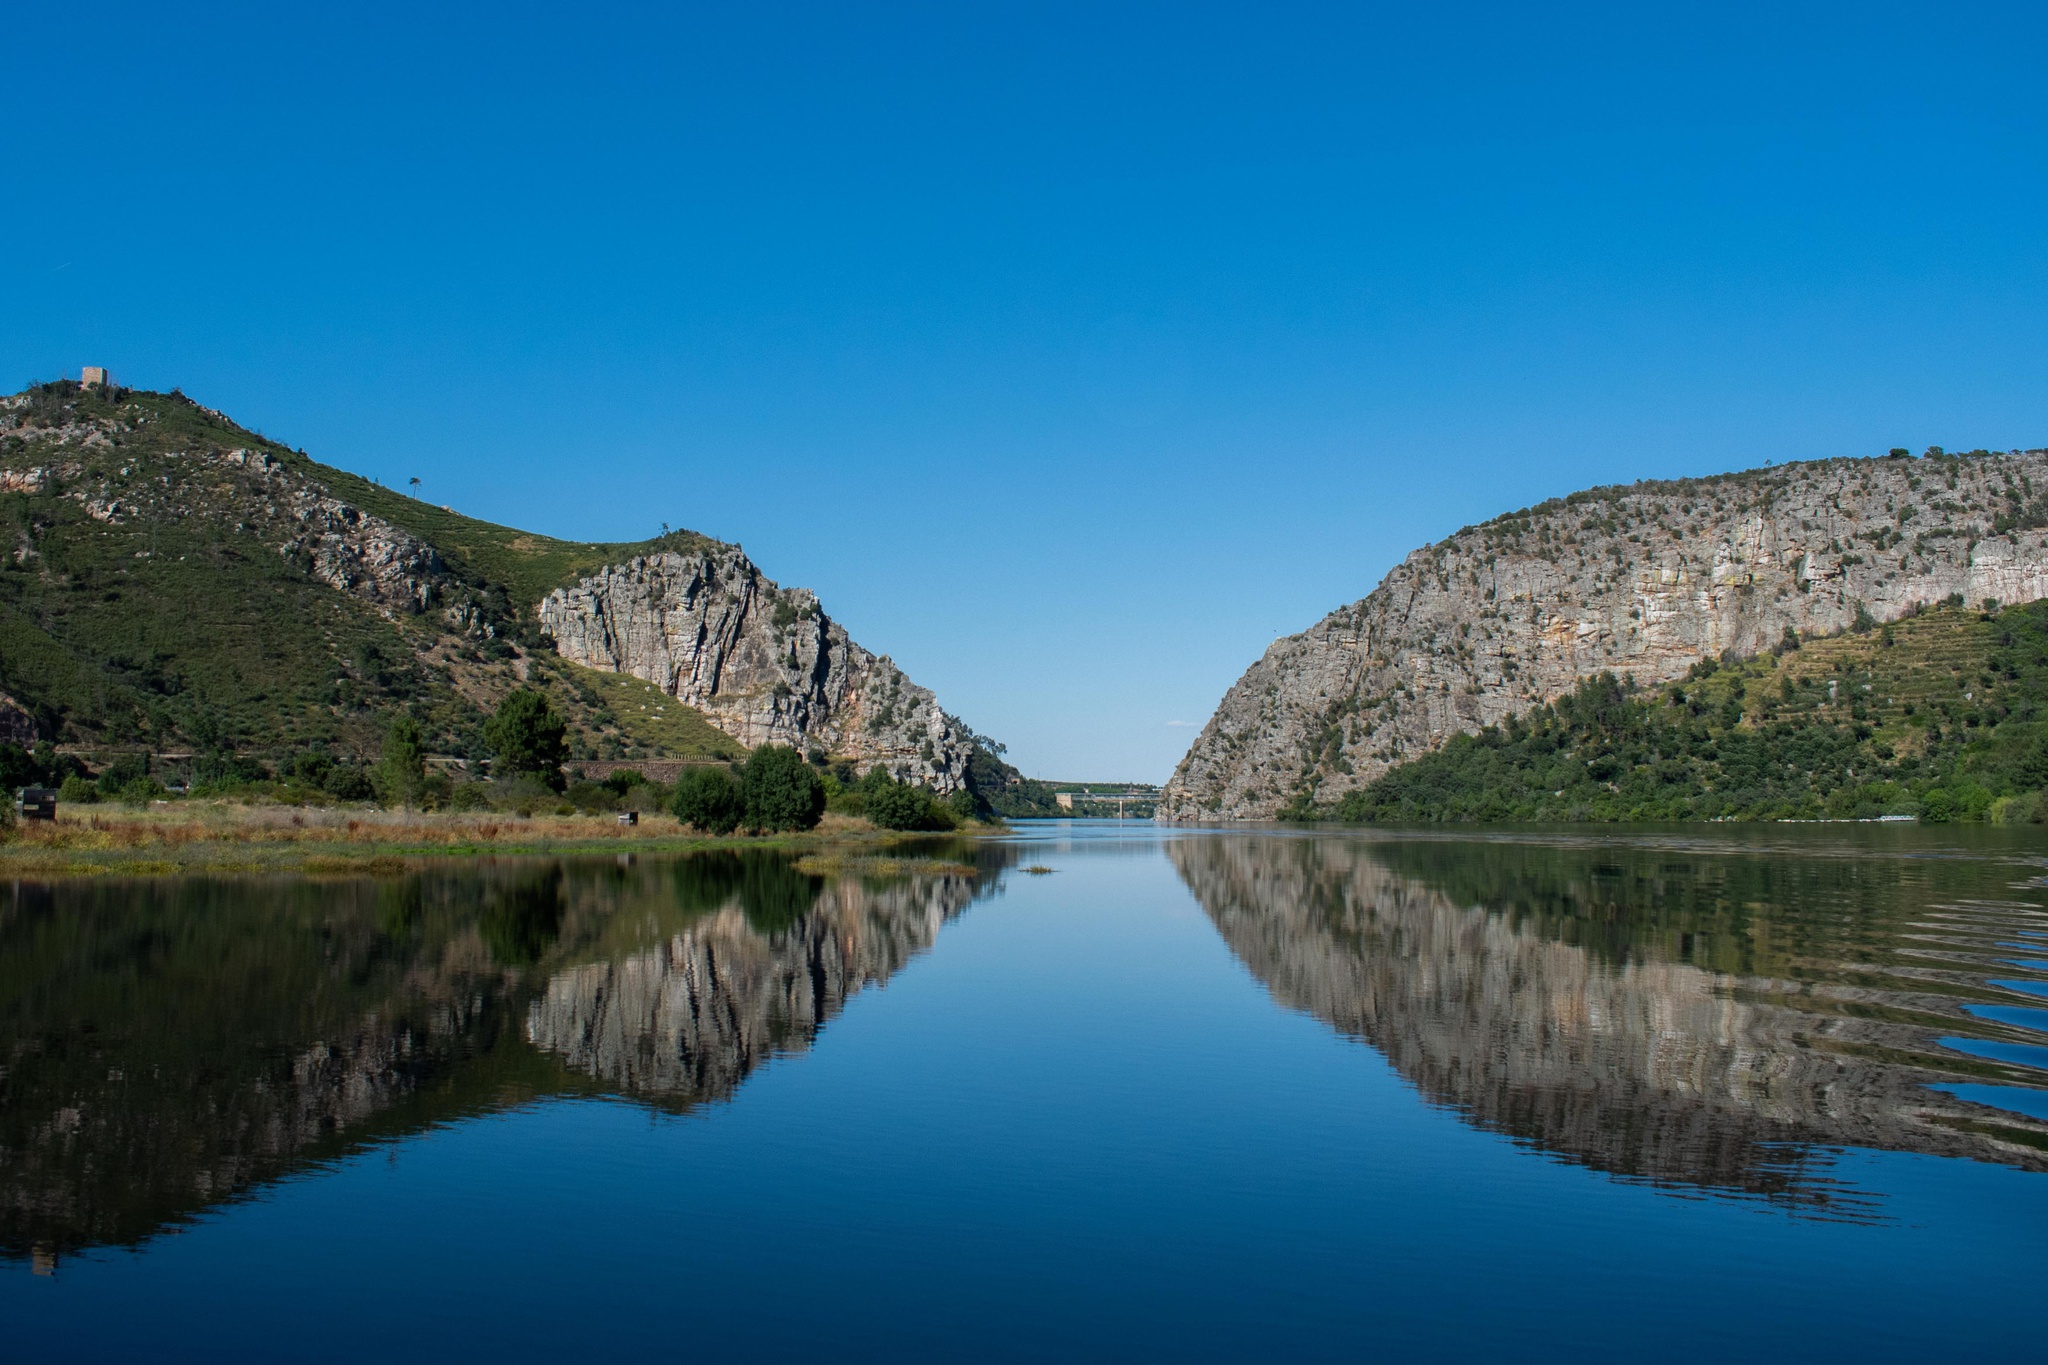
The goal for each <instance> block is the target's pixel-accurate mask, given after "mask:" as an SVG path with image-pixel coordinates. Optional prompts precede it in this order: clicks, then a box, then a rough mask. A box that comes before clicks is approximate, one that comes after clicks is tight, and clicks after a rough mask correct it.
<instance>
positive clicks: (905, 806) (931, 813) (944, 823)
mask: <svg viewBox="0 0 2048 1365" xmlns="http://www.w3.org/2000/svg"><path fill="white" fill-rule="evenodd" d="M863 785H864V786H865V787H866V789H867V803H866V809H867V817H868V819H870V820H872V821H874V822H875V823H876V824H878V825H880V826H881V827H882V828H883V829H929V830H938V829H952V828H953V826H954V820H953V816H952V812H951V811H950V810H948V808H947V807H945V806H943V805H941V804H939V801H938V799H937V798H936V797H934V796H933V795H932V794H931V793H930V792H928V791H926V790H925V789H924V788H923V787H917V786H912V785H911V784H910V783H908V782H897V781H895V780H893V779H892V778H890V777H888V776H887V775H886V774H885V775H884V776H883V778H882V780H881V781H879V782H875V783H873V784H863ZM972 799H973V798H971V797H970V798H969V800H970V801H972ZM969 809H970V811H971V809H972V807H971V806H970V808H969Z"/></svg>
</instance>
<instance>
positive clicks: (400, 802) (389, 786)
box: [376, 716, 427, 807]
mask: <svg viewBox="0 0 2048 1365" xmlns="http://www.w3.org/2000/svg"><path fill="white" fill-rule="evenodd" d="M376 783H377V792H378V795H380V796H381V797H383V799H384V804H385V805H387V806H408V807H410V806H416V805H418V804H419V800H420V792H421V790H422V789H423V788H424V787H425V786H426V783H427V744H426V737H425V736H424V735H422V734H421V733H420V723H419V722H418V721H416V720H414V719H413V718H412V717H411V716H400V717H398V718H397V719H396V720H394V721H392V722H391V728H390V729H389V730H386V731H385V732H384V757H383V760H382V761H381V762H379V763H378V764H377V777H376Z"/></svg>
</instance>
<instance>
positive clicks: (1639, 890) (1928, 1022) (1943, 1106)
mask: <svg viewBox="0 0 2048 1365" xmlns="http://www.w3.org/2000/svg"><path fill="white" fill-rule="evenodd" d="M1167 852H1168V856H1169V857H1170V858H1171V859H1172V861H1173V863H1174V865H1175V867H1176V868H1177V869H1178V870H1179V872H1180V875H1181V877H1182V879H1183V880H1184V881H1185V882H1186V884H1187V886H1188V888H1189V890H1190V891H1192V892H1193V894H1194V896H1195V899H1196V900H1197V901H1198V902H1199V903H1200V904H1201V906H1202V908H1203V910H1204V911H1205V912H1206V913H1207V914H1208V916H1209V918H1210V919H1211V920H1212V921H1213V922H1214V923H1215V925H1216V928H1217V929H1218V931H1219V932H1221V934H1222V935H1223V937H1224V939H1225V940H1226V941H1227V942H1228V943H1229V945H1230V947H1231V949H1232V950H1233V951H1234V952H1235V953H1236V954H1237V956H1238V957H1239V959H1240V960H1242V961H1243V962H1244V963H1245V965H1246V966H1247V967H1249V968H1250V969H1251V971H1252V972H1253V974H1254V975H1255V976H1257V977H1258V979H1259V980H1260V981H1261V982H1263V983H1264V984H1265V986H1266V987H1267V989H1269V990H1270V991H1271V992H1272V993H1273V995H1274V996H1275V997H1276V998H1277V999H1278V1000H1279V1001H1280V1002H1282V1003H1283V1004H1286V1005H1289V1006H1292V1007H1293V1008H1296V1009H1299V1010H1302V1011H1305V1012H1306V1013H1308V1014H1311V1015H1313V1016H1314V1017H1316V1018H1318V1019H1321V1020H1322V1021H1324V1022H1325V1023H1327V1024H1329V1025H1330V1026H1331V1027H1333V1028H1335V1029H1337V1030H1338V1031H1339V1032H1341V1033H1344V1034H1346V1035H1348V1036H1351V1037H1355V1038H1359V1039H1362V1040H1363V1041H1365V1042H1367V1043H1369V1044H1371V1045H1372V1046H1373V1047H1374V1048H1376V1049H1378V1050H1379V1051H1380V1052H1382V1053H1384V1054H1385V1055H1386V1057H1387V1058H1388V1060H1389V1061H1390V1062H1392V1064H1393V1065H1394V1066H1395V1067H1396V1068H1397V1069H1398V1070H1399V1071H1400V1073H1401V1074H1402V1075H1404V1076H1405V1077H1407V1078H1408V1080H1409V1081H1410V1082H1411V1083H1413V1084H1414V1085H1415V1086H1416V1088H1417V1089H1418V1090H1419V1091H1420V1092H1421V1093H1422V1094H1423V1095H1424V1096H1425V1097H1426V1098H1428V1099H1429V1100H1431V1101H1433V1102H1435V1103H1438V1104H1441V1105H1444V1106H1446V1107H1448V1108H1450V1109H1452V1110H1454V1111H1455V1112H1457V1113H1459V1114H1461V1115H1462V1116H1464V1117H1465V1118H1466V1119H1467V1120H1468V1121H1470V1122H1472V1123H1474V1124H1477V1125H1479V1126H1481V1127H1484V1128H1488V1129H1491V1130H1494V1131H1497V1132H1500V1133H1504V1134H1507V1135H1509V1136H1512V1137H1514V1138H1516V1139H1518V1140H1520V1141H1522V1142H1525V1143H1528V1144H1531V1145H1533V1146H1535V1147H1537V1148H1540V1149H1542V1150H1544V1151H1547V1152H1550V1153H1553V1154H1555V1155H1557V1156H1559V1157H1562V1158H1564V1159H1567V1160H1570V1161H1574V1162H1579V1163H1582V1164H1584V1165H1587V1166H1590V1167H1593V1168H1595V1169H1598V1170H1601V1171H1606V1172H1608V1173H1610V1174H1613V1175H1615V1176H1618V1177H1622V1178H1625V1179H1632V1180H1641V1181H1647V1182H1651V1183H1654V1184H1656V1185H1659V1186H1662V1187H1666V1188H1674V1189H1690V1190H1694V1191H1699V1192H1713V1193H1724V1194H1734V1195H1740V1196H1748V1197H1760V1198H1764V1199H1768V1200H1770V1201H1773V1202H1777V1203H1784V1204H1788V1205H1792V1206H1796V1207H1798V1208H1801V1209H1803V1210H1805V1211H1806V1212H1808V1213H1812V1214H1818V1215H1822V1216H1829V1217H1848V1218H1859V1217H1868V1216H1871V1215H1872V1214H1873V1213H1874V1212H1875V1209H1874V1205H1873V1202H1872V1200H1871V1199H1870V1198H1869V1197H1867V1196H1865V1195H1862V1194H1860V1193H1858V1192H1857V1191H1854V1190H1851V1189H1847V1188H1845V1187H1844V1186H1843V1185H1842V1184H1841V1183H1839V1182H1838V1181H1836V1180H1834V1179H1832V1178H1831V1177H1830V1175H1829V1166H1830V1164H1831V1159H1832V1149H1836V1148H1839V1147H1842V1146H1848V1145H1855V1146H1865V1147H1875V1148H1884V1149H1892V1150H1901V1151H1911V1152H1925V1153H1933V1154H1939V1155H1943V1156H1952V1157H1969V1158H1975V1159H1977V1160H1982V1161H1994V1162H2000V1163H2005V1164H2009V1165H2014V1166H2020V1167H2024V1168H2027V1169H2035V1170H2039V1169H2048V1125H2044V1124H2042V1123H2040V1122H2037V1121H2035V1120H2031V1119H2028V1118H2026V1117H2023V1116H2021V1115H2020V1114H2017V1113H2014V1112H2011V1111H2010V1110H2007V1109H2004V1108H1992V1107H1987V1106H1984V1105H1977V1104H1971V1103H1968V1102H1965V1101H1964V1100H1962V1099H1959V1098H1957V1097H1956V1096H1954V1095H1951V1094H1949V1093H1947V1092H1945V1091H1943V1090H1939V1089H1931V1088H1930V1086H1934V1085H1939V1084H1943V1083H1948V1084H1955V1083H1970V1084H1973V1085H1983V1086H1993V1087H2012V1086H2027V1087H2032V1086H2038V1085H2041V1084H2043V1083H2044V1082H2048V1075H2044V1074H2043V1073H2042V1072H2039V1071H2035V1070H2033V1069H2032V1068H2029V1067H2025V1066H2019V1065H2011V1064H2005V1063H2002V1062H2000V1061H1999V1060H1997V1059H1996V1056H1995V1055H1985V1054H1986V1053H1990V1054H1998V1053H2000V1052H2001V1049H2000V1048H1997V1047H1991V1048H1979V1049H1976V1050H1975V1052H1976V1055H1972V1054H1971V1050H1969V1049H1966V1048H1965V1047H1962V1046H1959V1044H1962V1043H1966V1042H1968V1041H1969V1040H1972V1039H1975V1040H1983V1041H1985V1042H1989V1043H1993V1044H1996V1043H2001V1042H2003V1043H2006V1044H2011V1043H2016V1042H2017V1043H2025V1042H2028V1041H2031V1042H2035V1043H2039V1042H2043V1041H2048V1039H2044V1038H2043V1037H2042V1036H2041V1035H2039V1034H2035V1033H2032V1032H2031V1030H2027V1029H2023V1028H2018V1027H2013V1026H2010V1025H2002V1024H1999V1023H1998V1022H1996V1021H1995V1020H1994V1019H1992V1018H1989V1017H1987V1016H1986V1015H1984V1014H1983V1013H1981V1012H1980V1011H1981V1010H1983V1009H1984V1008H1986V1007H1990V1008H1991V1009H1993V1010H1995V1009H1996V1008H1997V1006H1998V1005H1999V1004H2000V1003H2001V1002H2002V1003H2007V1004H2009V1003H2012V1002H2013V1001H2015V1000H2017V999H2020V998H2022V997H2020V996H2017V995H2015V994H2014V987H2022V988H2024V987H2025V986H2027V985H2029V984H2031V985H2032V989H2034V990H2036V991H2038V990H2040V989H2041V984H2040V983H2041V982H2042V981H2044V980H2048V973H2027V972H2021V973H2015V972H2014V971H2013V970H2012V969H2011V967H2010V965H2009V964H2010V961H2011V951H2010V949H2009V948H2002V947H2000V944H2001V943H2007V942H2011V941H2015V940H2016V938H2017V939H2018V941H2022V942H2024V941H2025V937H2030V936H2034V935H2038V934H2039V933H2040V932H2041V931H2042V930H2043V929H2044V928H2048V914H2044V912H2043V911H2042V909H2041V908H2040V907H2039V906H2038V905H2037V904H2036V903H2034V902H2033V901H2025V902H2022V901H2015V900H2012V899H2010V897H2011V894H2012V890H2013V885H2014V883H2015V882H2017V881H2020V880H2021V879H2022V878H2023V877H2025V876H2027V875H2029V873H2030V872H2033V871H2036V870H2037V869H2034V868H2030V867H2027V866H2025V865H2022V864H2020V863H2019V861H2018V860H2016V859H2013V858H2009V857H2008V858H1989V859H1980V858H1943V857H1904V856H1868V855H1866V854H1854V855H1853V856H1851V855H1848V854H1846V852H1844V851H1838V853H1837V854H1836V855H1833V856H1830V855H1827V854H1816V853H1815V852H1814V851H1812V850H1804V849H1799V848H1793V849H1791V850H1789V851H1779V852H1769V851H1762V850H1756V849H1744V848H1742V847H1740V846H1732V845H1731V846H1723V847H1718V848H1717V847H1713V846H1711V845H1703V844H1700V843H1691V844H1688V843H1687V842H1686V841H1683V840H1673V841H1671V842H1670V843H1669V844H1667V845H1665V846H1659V845H1658V844H1657V843H1656V842H1654V841H1649V842H1637V843H1633V844H1631V843H1627V842H1622V841H1613V840H1599V841H1595V840H1583V841H1575V842H1574V841H1560V842H1543V841H1539V840H1527V841H1516V840H1509V839H1498V840H1485V839H1463V840H1458V839H1451V838H1445V839H1430V838H1424V837H1418V838H1411V839H1404V838H1401V837H1398V836H1395V837H1388V838H1384V839H1373V838H1362V837H1356V836H1350V837H1346V836H1331V837H1284V836H1266V837H1249V838H1247V837H1241V836H1240V837H1232V836H1202V835H1196V836H1192V837H1187V838H1182V839H1178V840H1174V841H1171V842H1169V843H1168V844H1167ZM2036 941H2038V939H2037V940H2036ZM1994 975H1996V976H1997V977H2000V978H2004V979H2005V980H2004V981H2003V982H1994V981H1993V980H1992V979H1991V978H1992V977H1993V976H1994ZM2016 975H2017V976H2029V975H2030V976H2031V978H2032V979H2031V982H2028V981H2015V980H2014V979H2013V978H2014V977H2015V976H2016ZM1957 1035H1962V1036H1961V1037H1958V1036H1957ZM1944 1044H1946V1046H1945V1045H1944ZM2003 1052H2004V1055H2008V1056H2009V1055H2012V1054H2011V1053H2010V1049H2009V1047H2008V1048H2006V1049H2003ZM1971 1093H1972V1094H1973V1095H1976V1094H1979V1093H1982V1094H1989V1095H1992V1096H1996V1095H1997V1094H2000V1093H2005V1094H2014V1093H2017V1094H2019V1095H2020V1096H2021V1097H2022V1098H2023V1099H2024V1098H2026V1097H2033V1098H2038V1097H2039V1096H2040V1095H2041V1093H2042V1092H2040V1091H2038V1090H2031V1089H2029V1090H2021V1091H2017V1092H2015V1091H2012V1090H2010V1089H2003V1090H1990V1089H1987V1090H1985V1091H1983V1092H1977V1091H1974V1090H1973V1091H1971Z"/></svg>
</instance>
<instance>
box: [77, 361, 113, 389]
mask: <svg viewBox="0 0 2048 1365" xmlns="http://www.w3.org/2000/svg"><path fill="white" fill-rule="evenodd" d="M78 382H79V384H80V385H82V386H83V387H85V388H88V389H89V388H92V387H93V386H94V385H97V384H111V383H113V382H114V381H113V380H111V379H109V378H108V377H107V367H106V366H104V365H88V366H86V367H85V368H84V369H83V370H81V371H80V372H79V376H78Z"/></svg>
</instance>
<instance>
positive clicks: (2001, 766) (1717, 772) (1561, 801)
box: [1288, 603, 2048, 823]
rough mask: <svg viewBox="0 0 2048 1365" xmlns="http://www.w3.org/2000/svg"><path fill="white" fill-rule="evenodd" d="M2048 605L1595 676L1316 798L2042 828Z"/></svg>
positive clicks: (1385, 813) (1372, 804)
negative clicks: (1670, 672)
mask: <svg viewBox="0 0 2048 1365" xmlns="http://www.w3.org/2000/svg"><path fill="white" fill-rule="evenodd" d="M2044 793H2048V603H2034V604H2030V605H2027V606H2022V607H2012V608H2008V609H2006V610H2004V611H1990V610H1987V611H1981V612H1979V611H1971V610H1967V609H1965V608H1964V607H1962V606H1961V604H1959V603H1950V604H1945V605H1943V606H1941V607H1938V608H1934V609H1931V610H1928V611H1924V612H1921V613H1919V614H1917V615H1915V616H1912V617H1908V618H1906V619H1904V620H1901V621H1898V622H1895V623H1893V624H1890V625H1887V626H1883V627H1877V626H1875V625H1874V623H1869V622H1866V623H1865V624H1864V626H1863V628H1862V629H1860V630H1856V631H1852V632H1850V633H1848V634H1845V635H1842V636H1838V637H1835V638H1832V639H1827V640H1819V641H1811V642H1807V643H1806V644H1804V646H1803V647H1802V646H1801V645H1800V643H1799V642H1798V641H1796V640H1792V639H1788V640H1787V641H1786V642H1785V643H1784V644H1782V645H1781V646H1780V647H1779V648H1778V649H1777V650H1776V651H1773V652H1771V653H1766V654H1764V655H1761V656H1759V657H1757V658H1754V659H1751V660H1748V661H1745V662H1738V663H1729V664H1722V663H1719V662H1716V661H1707V662H1703V663H1701V664H1699V665H1697V666H1695V667H1694V668H1693V670H1692V671H1691V673H1690V675H1689V676H1687V677H1686V678H1684V679H1683V680H1681V681H1678V682H1674V683H1671V684H1667V685H1665V686H1662V687H1659V688H1655V689H1644V688H1635V687H1633V686H1631V685H1630V684H1628V683H1625V682H1623V681H1621V680H1618V679H1617V678H1616V677H1615V676H1614V675H1613V674H1611V673H1604V674H1601V675H1598V676H1596V677H1593V678H1589V679H1587V680H1586V681H1584V682H1582V683H1581V684H1580V685H1579V686H1578V687H1577V689H1576V690H1574V691H1573V692H1572V693H1571V694H1570V695H1568V696H1565V697H1562V698H1560V699H1558V700H1557V701H1555V702H1553V703H1550V704H1548V705H1545V706H1540V707H1536V708H1534V709H1532V710H1530V711H1528V712H1525V713H1523V714H1520V715H1517V716H1513V717H1510V718H1509V719H1508V720H1507V721H1506V722H1505V723H1504V724H1501V725H1494V726H1488V727H1486V728H1485V729H1483V730H1481V731H1480V732H1479V733H1478V734H1476V735H1458V736H1455V737H1453V738H1452V739H1451V740H1450V742H1449V743H1448V744H1446V745H1445V746H1444V747H1443V748H1442V749H1440V750H1438V751H1437V752H1435V753H1433V754H1430V755H1427V756H1425V757H1423V758H1419V759H1416V760H1414V761H1412V762H1408V763H1404V764H1401V765H1399V766H1397V767H1395V768H1393V769H1392V770H1390V771H1389V772H1387V773H1385V774H1383V775H1382V776H1381V777H1379V778H1378V779H1376V780H1375V781H1373V782H1371V783H1369V784H1368V785H1366V786H1364V787H1362V788H1360V789H1358V790H1355V791H1352V792H1350V793H1348V794H1346V795H1345V797H1344V798H1343V800H1342V801H1341V802H1338V803H1334V804H1333V805H1332V806H1329V807H1324V808H1321V809H1318V808H1315V807H1313V806H1309V805H1306V804H1305V803H1303V804H1297V805H1296V806H1295V807H1294V808H1293V809H1291V810H1290V811H1289V812H1288V813H1289V815H1291V816H1294V817H1297V818H1300V817H1317V816H1321V817H1329V816H1335V817H1336V818H1339V819H1343V820H1349V821H1358V822H1369V823H1396V822H1438V821H1488V820H1500V821H1517V820H1528V821H1577V820H1590V821H1625V820H1627V821H1634V820H1642V821H1653V820H1695V819H1743V820H1772V819H1823V818H1827V819H1849V818H1862V819H1869V818H1875V817H1878V816H1883V815H1912V816H1917V817H1918V818H1920V819H1921V820H1923V821H1927V822H1941V821H1948V820H1997V821H2001V822H2008V823H2017V822H2023V821H2042V820H2048V794H2044Z"/></svg>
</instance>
